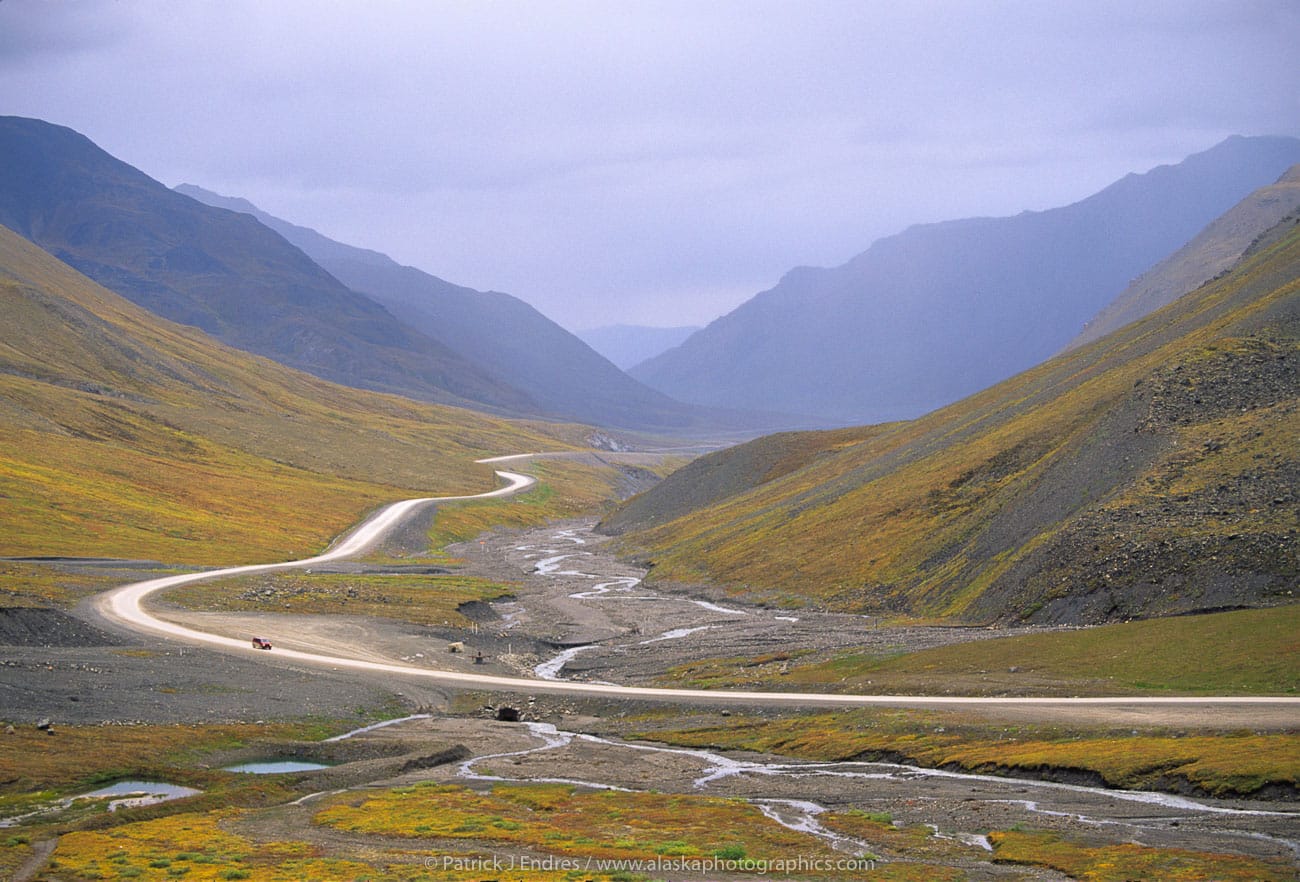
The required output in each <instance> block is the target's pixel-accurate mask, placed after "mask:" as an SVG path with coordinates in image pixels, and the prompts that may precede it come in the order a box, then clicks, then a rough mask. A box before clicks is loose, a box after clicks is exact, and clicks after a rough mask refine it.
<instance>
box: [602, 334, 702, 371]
mask: <svg viewBox="0 0 1300 882" xmlns="http://www.w3.org/2000/svg"><path fill="white" fill-rule="evenodd" d="M698 330H699V327H698V326H690V327H681V328H656V327H650V326H647V325H606V326H605V327H603V328H588V329H587V330H585V331H578V332H577V334H578V336H579V337H580V338H582V341H583V342H584V343H586V344H587V345H588V346H590V347H591V348H592V349H594V350H596V351H597V352H599V353H600V354H601V355H603V356H605V357H606V358H608V359H609V360H610V361H612V362H613V363H614V364H615V365H617V366H618V367H619V368H621V369H623V370H628V369H629V368H632V367H635V366H636V365H638V364H640V363H641V362H643V361H645V360H646V359H649V358H654V357H655V356H656V355H658V354H660V353H661V352H666V351H668V350H669V349H672V348H673V347H674V346H677V345H679V344H681V343H682V342H683V341H684V340H685V339H686V338H687V337H689V336H691V334H694V333H695V332H696V331H698Z"/></svg>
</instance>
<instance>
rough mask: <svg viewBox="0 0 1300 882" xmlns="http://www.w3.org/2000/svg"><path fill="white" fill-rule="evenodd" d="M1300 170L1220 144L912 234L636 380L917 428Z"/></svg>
mask: <svg viewBox="0 0 1300 882" xmlns="http://www.w3.org/2000/svg"><path fill="white" fill-rule="evenodd" d="M1297 161H1300V140H1296V139H1292V138H1241V137H1234V138H1229V139H1228V140H1226V141H1224V142H1223V143H1221V144H1219V145H1218V146H1216V147H1214V148H1212V149H1210V150H1207V151H1205V152H1204V153H1199V154H1196V155H1194V156H1192V157H1190V158H1188V159H1186V160H1184V161H1183V162H1181V163H1179V164H1177V165H1174V166H1162V167H1160V168H1157V169H1154V170H1152V171H1150V172H1147V173H1146V174H1141V175H1137V174H1134V175H1129V176H1127V177H1125V178H1124V179H1122V180H1120V181H1118V182H1116V183H1115V184H1112V185H1111V186H1109V187H1107V188H1106V189H1105V190H1102V191H1101V192H1099V193H1097V194H1095V195H1093V196H1091V197H1089V198H1087V199H1084V200H1083V201H1081V202H1078V203H1075V204H1073V205H1069V206H1066V207H1063V208H1057V209H1052V210H1049V211H1039V212H1024V213H1022V214H1019V215H1017V216H1015V217H1005V218H974V219H968V220H958V221H950V222H947V223H938V224H926V225H922V226H917V227H912V228H911V229H909V230H907V231H905V232H903V233H900V234H899V235H896V236H892V237H888V238H885V239H881V240H879V241H878V242H876V243H875V244H873V245H872V246H871V247H870V248H869V249H868V250H866V251H865V252H863V253H862V254H860V255H858V256H857V257H855V258H853V259H852V260H851V261H849V262H848V263H846V264H844V265H843V266H840V267H836V268H833V269H812V268H800V269H796V270H793V271H791V272H790V273H788V274H787V275H786V276H785V277H784V278H783V279H782V280H781V282H780V283H779V284H778V285H777V286H776V287H775V288H773V289H771V290H769V291H765V292H763V293H761V294H759V295H757V296H755V297H754V298H752V299H751V300H749V301H748V302H746V303H744V304H743V305H741V306H740V307H739V308H737V309H736V310H734V311H733V312H731V313H730V314H728V315H726V316H723V317H722V318H720V319H718V320H717V321H715V322H713V323H712V324H710V325H709V326H708V327H706V328H705V329H704V330H702V331H700V332H698V333H697V334H695V335H693V336H692V337H691V338H690V339H688V340H687V341H686V342H685V343H683V344H682V345H681V346H679V347H677V348H675V349H672V350H670V351H668V352H666V353H664V354H662V355H660V356H658V357H656V358H653V359H651V360H650V361H648V362H645V363H644V364H641V365H639V366H638V367H636V368H634V369H633V371H632V374H633V376H636V377H637V378H639V379H641V380H643V381H644V382H646V383H648V384H649V385H651V386H654V387H655V388H658V389H661V390H663V391H664V392H666V393H667V394H669V395H672V396H673V397H675V398H678V399H680V400H683V401H694V402H698V403H701V404H715V405H716V404H722V403H726V404H729V405H731V406H736V407H746V408H764V409H769V410H782V411H788V412H797V413H808V414H816V415H818V416H820V417H821V418H822V419H823V420H824V421H826V422H827V423H832V424H834V423H841V424H843V423H851V422H876V421H883V420H889V419H899V418H905V417H914V416H917V415H918V414H921V413H925V412H927V411H929V410H931V409H933V408H935V407H938V406H940V405H943V404H945V403H948V402H951V401H955V400H957V399H958V398H960V397H961V396H963V395H968V394H970V393H972V392H975V391H976V390H979V389H982V388H985V387H986V386H988V385H990V384H992V383H994V382H997V381H998V380H1001V379H1004V378H1006V377H1009V376H1011V375H1013V374H1014V373H1016V372H1017V371H1020V370H1024V369H1025V368H1027V367H1029V366H1031V365H1034V364H1037V363H1039V362H1041V361H1042V360H1043V359H1045V358H1047V357H1049V356H1051V355H1052V354H1054V353H1056V352H1059V351H1060V350H1061V349H1062V348H1063V347H1064V346H1065V345H1066V344H1067V343H1069V341H1070V340H1071V339H1073V338H1074V336H1075V335H1076V334H1078V333H1079V330H1080V329H1081V328H1082V327H1083V325H1084V323H1085V322H1086V321H1088V320H1089V319H1091V318H1092V317H1093V316H1094V315H1096V314H1097V312H1098V311H1099V310H1100V309H1101V308H1102V307H1104V306H1105V305H1106V304H1107V303H1108V302H1109V301H1110V300H1111V299H1113V298H1114V296H1115V292H1117V291H1121V290H1123V289H1124V287H1125V286H1126V285H1127V284H1128V283H1129V281H1130V280H1131V279H1133V278H1134V277H1135V276H1137V275H1138V274H1139V273H1141V272H1143V271H1144V270H1146V269H1148V268H1149V267H1151V266H1152V265H1153V264H1155V263H1156V262H1157V261H1159V260H1161V259H1163V258H1165V257H1166V256H1168V255H1169V254H1170V253H1171V252H1173V251H1174V250H1175V249H1177V248H1179V247H1181V246H1182V245H1183V244H1184V243H1186V242H1187V241H1188V240H1189V239H1191V238H1192V237H1193V236H1194V235H1195V234H1196V233H1197V232H1198V231H1199V230H1201V229H1202V228H1203V227H1204V226H1205V225H1206V224H1207V223H1209V222H1210V221H1211V220H1213V219H1214V218H1215V217H1217V216H1218V215H1220V214H1222V213H1223V212H1224V211H1226V210H1227V209H1229V208H1230V207H1232V206H1233V205H1234V204H1235V203H1236V202H1238V201H1239V200H1240V199H1242V198H1243V197H1244V196H1246V195H1247V194H1248V193H1250V192H1251V191H1253V190H1255V189H1257V188H1258V187H1261V186H1264V185H1266V184H1268V183H1270V182H1272V181H1275V180H1276V179H1277V177H1278V176H1279V175H1280V174H1282V172H1283V171H1285V170H1286V169H1287V168H1288V167H1289V166H1291V165H1293V164H1295V163H1296V162H1297Z"/></svg>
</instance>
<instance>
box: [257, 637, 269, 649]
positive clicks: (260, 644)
mask: <svg viewBox="0 0 1300 882" xmlns="http://www.w3.org/2000/svg"><path fill="white" fill-rule="evenodd" d="M253 648H254V649H270V648H271V641H270V640H263V639H262V638H261V637H254V638H253Z"/></svg>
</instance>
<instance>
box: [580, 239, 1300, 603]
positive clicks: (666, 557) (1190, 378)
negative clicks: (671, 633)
mask: <svg viewBox="0 0 1300 882" xmlns="http://www.w3.org/2000/svg"><path fill="white" fill-rule="evenodd" d="M1297 221H1300V216H1296V215H1293V216H1291V217H1289V218H1287V219H1286V220H1284V222H1283V223H1281V224H1279V225H1278V227H1276V228H1275V229H1274V230H1273V231H1271V232H1270V234H1269V235H1267V236H1264V237H1262V238H1261V239H1260V240H1259V241H1258V243H1257V244H1256V245H1255V246H1254V248H1252V250H1251V252H1250V253H1249V254H1248V255H1247V256H1246V257H1244V258H1243V259H1242V261H1241V262H1240V263H1239V264H1238V266H1237V267H1236V268H1234V269H1233V271H1232V272H1230V273H1227V274H1225V275H1224V276H1222V277H1221V278H1219V279H1217V280H1215V281H1213V282H1210V283H1209V284H1207V285H1205V286H1203V287H1201V288H1199V289H1197V290H1196V291H1194V292H1192V293H1190V294H1188V295H1186V296H1184V297H1182V298H1180V299H1178V300H1176V301H1175V302H1173V303H1172V304H1170V305H1169V306H1166V307H1165V308H1163V309H1161V310H1159V311H1158V312H1156V313H1153V314H1152V315H1150V316H1148V317H1146V318H1144V319H1141V320H1139V321H1137V322H1135V323H1132V324H1129V325H1126V326H1125V327H1123V328H1121V329H1120V330H1118V331H1116V332H1114V333H1112V334H1110V335H1109V336H1107V337H1105V338H1103V339H1102V340H1100V341H1098V342H1097V343H1095V344H1094V345H1091V346H1087V347H1081V348H1078V349H1074V350H1072V351H1070V352H1067V353H1064V354H1062V355H1060V356H1057V357H1056V358H1053V359H1051V360H1049V361H1047V362H1046V363H1044V364H1042V365H1039V366H1037V367H1035V368H1032V369H1030V370H1028V371H1025V372H1023V373H1021V374H1019V375H1017V376H1015V377H1013V378H1011V379H1009V380H1006V381H1004V382H1002V383H1000V384H998V385H996V386H994V387H992V388H990V389H987V390H984V391H982V392H980V393H978V394H976V395H973V396H970V397H968V398H966V399H963V400H962V401H959V402H957V403H955V404H952V405H950V406H948V407H945V408H943V409H941V410H938V411H936V412H933V413H930V414H927V415H926V416H924V417H921V418H919V419H916V420H912V421H907V422H899V423H892V424H887V425H876V426H868V427H865V428H858V429H839V430H834V431H829V432H813V433H790V434H784V435H773V436H769V437H767V438H763V439H759V440H758V441H754V442H751V443H749V444H745V445H741V446H738V447H734V448H730V449H728V450H724V451H720V452H717V453H714V454H710V455H709V456H706V457H703V458H701V459H699V460H696V461H694V462H692V463H691V464H689V465H688V466H686V467H685V468H683V469H682V470H680V471H679V472H677V473H675V474H673V475H671V476H669V478H667V479H666V480H665V481H663V482H662V483H661V484H660V485H658V486H656V487H654V488H652V489H651V490H649V491H647V492H646V493H644V494H642V495H640V496H637V497H634V498H633V499H632V500H631V501H629V502H628V503H626V504H625V505H624V506H622V507H621V508H620V509H619V511H617V512H616V513H615V514H613V515H612V516H610V517H608V518H607V519H606V520H605V521H604V523H603V525H602V527H603V528H604V529H605V530H607V531H609V532H614V533H622V534H624V538H623V539H622V540H621V542H622V548H623V550H624V551H625V552H634V553H636V554H637V555H639V556H641V557H642V558H643V559H644V560H645V561H646V562H647V563H649V564H650V565H651V566H652V569H651V575H650V578H651V581H664V582H670V583H683V582H686V583H689V582H692V581H695V582H700V581H708V582H711V583H713V584H715V585H721V586H724V587H727V588H729V589H730V590H733V591H737V592H743V593H746V594H748V595H750V596H754V597H758V598H763V599H768V600H770V601H773V602H778V603H798V602H800V601H809V602H813V603H828V604H830V605H832V606H837V607H841V608H846V609H854V610H860V611H869V612H870V611H876V612H887V613H891V614H906V615H923V616H940V617H954V618H958V619H963V620H967V621H978V622H984V621H993V620H999V621H1003V622H1018V621H1030V622H1095V621H1105V620H1117V619H1126V618H1132V617H1140V616H1151V615H1165V614H1173V613H1182V612H1192V611H1203V610H1210V609H1217V608H1226V607H1234V606H1264V605H1274V604H1284V603H1294V602H1295V597H1294V596H1293V592H1294V589H1295V587H1296V585H1297V584H1300V583H1298V581H1297V580H1298V579H1300V563H1298V560H1297V557H1296V555H1295V541H1296V534H1297V530H1298V529H1300V447H1298V446H1297V444H1296V439H1297V438H1300V224H1298V223H1297Z"/></svg>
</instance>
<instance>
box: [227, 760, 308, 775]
mask: <svg viewBox="0 0 1300 882" xmlns="http://www.w3.org/2000/svg"><path fill="white" fill-rule="evenodd" d="M328 768H329V765H328V764H326V763H313V762H305V761H303V760H263V761H260V762H251V763H240V764H239V765H237V766H225V767H224V768H223V769H222V771H223V772H242V773H244V774H246V775H283V774H286V773H288V772H315V771H318V770H320V769H328Z"/></svg>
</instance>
